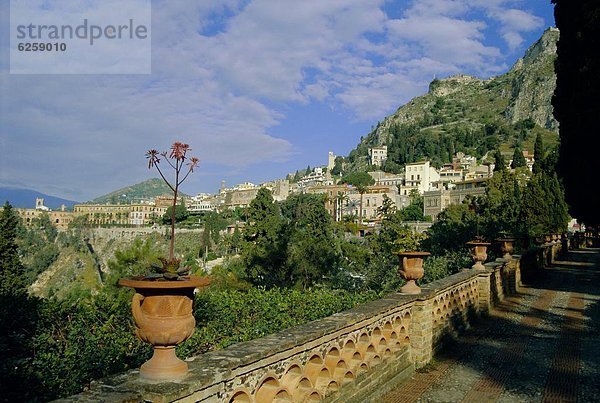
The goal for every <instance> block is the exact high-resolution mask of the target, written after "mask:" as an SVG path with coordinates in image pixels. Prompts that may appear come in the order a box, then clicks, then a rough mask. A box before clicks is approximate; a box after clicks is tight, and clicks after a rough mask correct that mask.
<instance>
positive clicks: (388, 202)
mask: <svg viewBox="0 0 600 403" xmlns="http://www.w3.org/2000/svg"><path fill="white" fill-rule="evenodd" d="M395 213H396V203H394V201H393V200H392V199H390V198H389V197H388V195H387V194H384V195H383V201H382V202H381V206H379V207H377V216H378V217H379V218H380V219H382V220H384V219H386V218H388V217H390V216H391V215H392V214H395Z"/></svg>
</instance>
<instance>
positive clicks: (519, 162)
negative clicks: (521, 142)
mask: <svg viewBox="0 0 600 403" xmlns="http://www.w3.org/2000/svg"><path fill="white" fill-rule="evenodd" d="M526 166H527V160H526V159H525V157H524V156H523V151H522V150H521V147H519V146H517V147H515V151H514V153H513V157H512V162H511V163H510V167H511V168H512V169H516V168H521V167H526Z"/></svg>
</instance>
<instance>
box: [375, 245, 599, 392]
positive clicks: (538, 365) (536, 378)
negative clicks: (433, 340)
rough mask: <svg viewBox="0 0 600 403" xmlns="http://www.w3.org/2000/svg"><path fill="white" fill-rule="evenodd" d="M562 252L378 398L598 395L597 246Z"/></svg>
mask: <svg viewBox="0 0 600 403" xmlns="http://www.w3.org/2000/svg"><path fill="white" fill-rule="evenodd" d="M563 259H564V260H559V261H557V262H555V264H554V265H553V266H552V267H550V268H548V269H546V271H547V273H546V274H545V276H544V278H543V279H540V280H539V281H538V282H537V283H535V284H532V285H530V286H528V287H524V288H522V289H521V292H520V294H518V295H517V296H515V297H511V298H507V299H505V300H504V301H503V302H502V303H500V304H499V305H497V306H496V307H495V309H494V310H493V311H492V312H491V313H490V316H489V318H487V319H484V320H482V321H481V322H480V323H479V324H477V325H476V326H475V327H474V328H473V329H472V330H470V331H468V332H466V333H465V334H464V335H463V336H460V338H459V340H458V341H456V342H455V343H452V344H451V345H449V347H448V348H447V349H446V350H444V351H442V352H441V353H439V354H437V355H436V357H435V358H434V360H433V362H432V363H431V364H430V365H428V367H426V368H423V369H422V370H419V372H417V373H415V375H414V376H413V377H412V378H411V379H409V380H408V381H406V382H403V383H402V384H399V385H397V386H396V387H395V388H394V389H392V390H391V391H390V392H389V393H387V394H386V395H385V396H384V397H383V399H381V400H382V401H383V402H384V403H395V402H476V403H485V402H576V401H577V402H598V401H600V249H580V250H573V251H571V252H569V254H568V255H567V256H565V257H563Z"/></svg>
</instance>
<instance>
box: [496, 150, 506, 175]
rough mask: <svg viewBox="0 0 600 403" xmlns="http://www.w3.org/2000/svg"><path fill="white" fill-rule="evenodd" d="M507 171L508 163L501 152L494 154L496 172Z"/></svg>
mask: <svg viewBox="0 0 600 403" xmlns="http://www.w3.org/2000/svg"><path fill="white" fill-rule="evenodd" d="M505 169H506V161H505V160H504V156H503V155H502V153H501V152H500V150H496V152H495V153H494V172H501V171H504V170H505Z"/></svg>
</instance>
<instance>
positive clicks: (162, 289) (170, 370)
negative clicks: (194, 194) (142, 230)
mask: <svg viewBox="0 0 600 403" xmlns="http://www.w3.org/2000/svg"><path fill="white" fill-rule="evenodd" d="M189 151H190V148H189V146H188V145H187V144H184V143H180V142H175V143H173V145H172V146H171V149H170V153H169V154H167V152H163V153H159V152H158V151H156V150H150V151H148V153H147V154H146V157H147V158H148V168H149V169H151V168H152V167H156V169H157V170H158V172H159V174H160V176H161V177H162V179H163V180H164V181H165V182H166V183H167V185H168V186H169V188H171V190H172V191H173V207H172V210H171V239H170V244H169V256H168V258H161V259H160V260H161V263H162V265H153V266H152V267H151V268H152V269H153V270H154V272H153V273H150V274H148V275H146V276H138V277H133V278H124V279H121V280H119V284H120V285H122V286H125V287H131V288H133V289H134V290H135V294H134V296H133V299H132V304H131V310H132V313H133V318H134V322H135V326H136V334H137V336H138V337H139V338H140V339H141V340H143V341H145V342H147V343H150V344H151V345H152V346H153V348H154V353H153V355H152V358H150V360H148V361H146V362H145V363H144V364H142V366H141V368H140V376H141V377H143V378H146V379H152V380H174V379H178V378H182V377H184V376H185V375H186V374H187V370H188V366H187V363H185V362H184V361H182V360H180V359H179V358H177V355H176V354H175V347H176V346H177V345H178V344H179V343H182V342H183V341H185V340H187V339H188V338H189V337H190V336H191V335H192V334H193V333H194V330H195V327H196V321H195V319H194V316H193V315H192V304H193V300H194V290H195V289H196V288H198V287H203V286H207V285H208V284H209V280H208V278H206V277H197V276H191V275H189V268H187V267H180V266H181V260H180V259H177V258H176V257H175V254H174V249H175V206H176V203H177V195H178V191H179V185H181V183H182V182H183V181H184V180H185V179H186V178H187V177H188V175H189V174H190V173H192V172H193V171H194V168H195V167H196V166H197V165H198V159H197V158H195V157H188V156H187V153H188V152H189ZM159 156H162V157H163V158H164V160H165V161H166V162H167V163H168V164H169V165H170V166H171V167H172V168H173V169H174V170H175V181H174V182H173V184H171V183H170V182H169V181H168V180H167V179H166V178H165V176H164V175H163V172H162V170H161V169H160V167H159V163H160V162H161V158H160V157H159ZM185 170H187V172H185V174H184V175H182V173H183V172H184V171H185Z"/></svg>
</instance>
